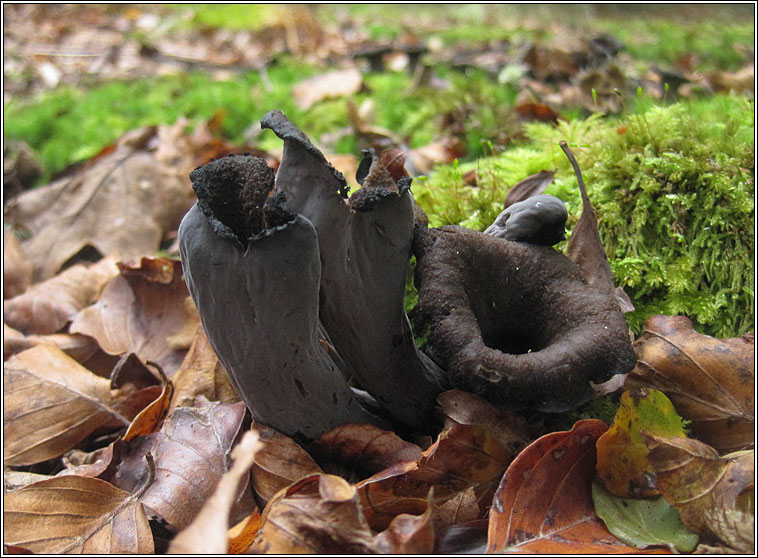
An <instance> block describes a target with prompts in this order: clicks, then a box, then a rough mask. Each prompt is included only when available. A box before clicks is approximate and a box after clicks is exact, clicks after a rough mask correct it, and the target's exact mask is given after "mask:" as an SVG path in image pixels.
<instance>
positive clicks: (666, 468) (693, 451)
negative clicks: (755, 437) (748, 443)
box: [646, 435, 755, 552]
mask: <svg viewBox="0 0 758 558" xmlns="http://www.w3.org/2000/svg"><path fill="white" fill-rule="evenodd" d="M646 439H647V443H648V448H649V459H650V463H651V465H652V467H653V470H654V472H655V476H656V486H657V487H658V489H659V490H660V491H661V493H662V494H663V497H664V498H665V499H666V501H667V502H668V503H669V504H671V505H672V506H674V507H675V508H676V509H677V510H679V513H680V515H681V517H682V521H683V522H684V524H685V525H687V527H689V528H690V529H692V530H693V531H695V532H696V533H699V534H701V535H704V536H707V537H716V538H717V539H720V540H722V541H723V542H724V543H725V544H726V545H727V546H729V547H732V548H735V549H743V550H744V548H745V545H746V542H745V537H744V535H743V534H742V533H741V532H739V531H738V530H737V529H735V528H734V526H735V522H736V519H737V518H739V519H741V520H743V521H747V522H748V523H751V524H752V525H754V524H755V518H754V511H753V510H752V509H748V506H745V505H744V503H743V501H742V499H743V498H744V496H745V495H746V494H752V493H753V491H754V490H755V454H754V451H753V450H743V451H738V452H735V453H732V454H730V455H727V456H724V457H720V456H719V455H718V453H717V452H716V450H714V449H713V448H712V447H710V446H708V445H706V444H704V443H702V442H700V441H698V440H693V439H690V438H665V437H662V436H653V435H648V436H646ZM740 514H742V515H740ZM751 531H752V527H751ZM750 552H752V549H751V550H750Z"/></svg>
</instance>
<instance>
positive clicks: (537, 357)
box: [414, 200, 636, 412]
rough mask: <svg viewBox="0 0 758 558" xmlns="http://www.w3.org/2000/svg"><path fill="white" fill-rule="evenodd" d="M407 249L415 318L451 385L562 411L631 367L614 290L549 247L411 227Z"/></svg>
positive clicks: (509, 402) (498, 400) (501, 401)
mask: <svg viewBox="0 0 758 558" xmlns="http://www.w3.org/2000/svg"><path fill="white" fill-rule="evenodd" d="M525 201H528V200H525ZM514 205H515V204H514ZM414 253H415V255H416V272H415V281H416V287H417V288H418V292H419V305H418V306H417V307H416V309H415V310H414V319H415V320H416V323H417V324H418V325H419V326H420V327H421V328H423V330H424V331H426V332H427V335H428V348H427V350H428V352H429V353H430V354H432V355H433V356H434V358H435V360H436V361H437V362H438V364H439V365H440V366H442V367H443V368H445V369H446V370H447V371H448V374H449V377H450V381H451V383H452V384H453V385H454V386H456V387H458V388H460V389H463V390H466V391H470V392H473V393H476V394H479V395H482V396H483V397H485V398H487V399H488V400H490V401H491V402H493V403H495V404H498V405H500V406H502V407H505V408H510V409H527V408H528V409H537V410H543V411H553V412H561V411H565V410H568V409H571V408H575V407H576V406H578V405H579V404H581V403H583V402H584V401H586V400H588V399H590V398H591V397H592V395H593V390H592V387H591V384H590V382H594V383H601V382H603V381H605V380H607V379H608V378H610V377H611V376H613V375H615V374H622V373H625V372H628V371H629V370H631V368H633V367H634V363H635V360H636V359H635V355H634V350H633V349H632V345H631V342H630V340H629V335H628V325H627V323H626V320H625V319H624V317H623V315H622V314H621V312H620V310H619V308H618V305H617V303H616V301H615V298H614V297H613V295H612V293H608V292H604V291H601V290H598V289H596V288H593V287H591V286H590V285H588V284H587V283H586V281H585V280H584V278H583V276H582V274H581V270H580V269H579V267H578V266H577V265H576V264H575V263H574V262H572V261H571V260H569V259H568V258H567V257H565V256H564V255H563V254H561V253H559V252H557V251H555V250H553V249H552V248H551V247H549V246H539V245H536V244H531V243H522V242H513V241H510V240H505V239H502V238H498V237H495V236H493V235H490V234H484V233H480V232H478V231H473V230H470V229H465V228H462V227H457V226H445V227H440V228H439V229H422V228H417V229H416V236H415V238H414Z"/></svg>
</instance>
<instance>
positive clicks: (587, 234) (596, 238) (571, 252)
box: [560, 141, 614, 292]
mask: <svg viewBox="0 0 758 558" xmlns="http://www.w3.org/2000/svg"><path fill="white" fill-rule="evenodd" d="M560 146H561V149H563V152H564V153H566V156H567V157H568V158H569V161H570V162H571V165H572V166H573V167H574V172H575V173H576V178H577V181H578V182H579V190H580V192H581V194H582V215H581V217H579V221H578V222H577V223H576V225H575V226H574V229H573V231H571V237H570V238H569V240H568V244H567V245H566V256H568V258H569V259H571V260H572V261H573V262H575V263H576V264H577V265H578V266H579V268H580V269H581V270H582V274H583V275H584V278H585V279H586V280H587V283H588V284H589V285H592V286H593V287H595V288H597V289H599V290H601V291H608V292H613V291H614V287H613V275H612V274H611V266H610V264H609V263H608V256H606V254H605V248H603V243H602V242H601V241H600V233H598V231H597V218H596V217H595V208H594V207H592V203H590V198H589V196H588V195H587V189H586V188H585V186H584V179H583V178H582V172H581V171H580V170H579V164H578V163H577V162H576V159H575V158H574V155H573V153H571V149H569V147H568V144H567V143H566V142H565V141H561V142H560Z"/></svg>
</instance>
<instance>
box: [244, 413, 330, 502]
mask: <svg viewBox="0 0 758 558" xmlns="http://www.w3.org/2000/svg"><path fill="white" fill-rule="evenodd" d="M254 428H255V429H256V430H257V431H258V432H259V433H260V440H261V443H262V444H263V447H261V448H260V450H258V453H257V454H256V455H255V463H254V464H253V467H252V470H251V473H250V476H251V479H252V484H253V489H254V490H255V493H256V494H257V495H258V497H259V498H260V500H262V504H263V505H265V504H266V503H268V502H269V500H271V498H273V497H274V495H275V494H277V493H278V492H279V491H281V490H283V489H285V488H287V487H288V486H290V485H291V484H293V483H294V482H296V481H298V480H300V479H302V478H303V477H306V476H310V475H313V474H315V473H321V472H323V471H322V470H321V467H319V466H318V465H317V464H316V462H315V461H314V460H313V458H312V457H311V456H310V455H309V454H308V453H307V452H306V451H305V450H304V449H303V448H301V447H300V446H299V445H298V444H296V443H295V442H294V441H293V440H292V439H291V438H289V437H287V436H285V435H284V434H281V433H280V432H277V431H276V430H274V429H273V428H270V427H268V426H265V425H262V424H256V425H254Z"/></svg>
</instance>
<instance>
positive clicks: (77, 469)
mask: <svg viewBox="0 0 758 558" xmlns="http://www.w3.org/2000/svg"><path fill="white" fill-rule="evenodd" d="M120 448H121V441H120V440H116V441H115V442H113V443H112V444H109V445H108V446H107V447H104V448H99V449H96V450H95V451H92V452H85V451H81V450H77V449H73V450H71V451H69V452H66V453H65V454H64V455H63V457H62V458H61V461H62V462H63V466H64V467H66V468H65V469H63V471H61V472H60V473H58V474H57V475H56V476H57V477H62V476H65V475H76V476H77V477H92V478H99V477H101V475H103V476H104V474H105V473H106V471H108V470H109V468H111V467H114V466H115V465H116V463H117V462H118V455H119V451H120ZM114 455H115V459H114Z"/></svg>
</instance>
